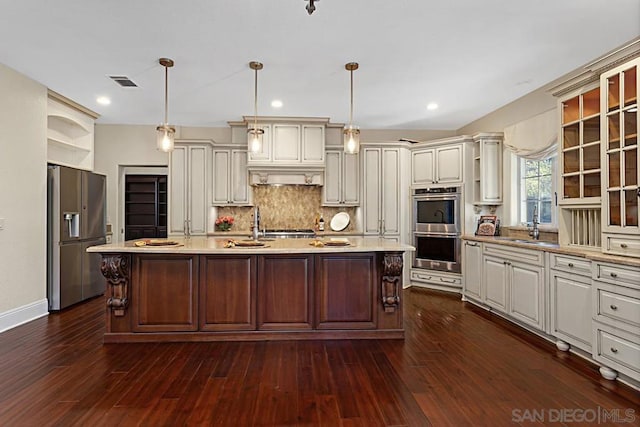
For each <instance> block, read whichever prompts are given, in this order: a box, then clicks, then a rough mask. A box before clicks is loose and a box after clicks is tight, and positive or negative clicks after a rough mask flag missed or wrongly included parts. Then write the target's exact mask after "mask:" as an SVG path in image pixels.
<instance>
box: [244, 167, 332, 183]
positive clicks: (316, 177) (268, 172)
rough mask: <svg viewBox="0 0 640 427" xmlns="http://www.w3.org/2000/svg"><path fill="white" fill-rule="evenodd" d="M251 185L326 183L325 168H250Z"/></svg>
mask: <svg viewBox="0 0 640 427" xmlns="http://www.w3.org/2000/svg"><path fill="white" fill-rule="evenodd" d="M249 184H251V185H317V186H321V185H323V184H324V169H322V168H317V169H309V168H304V169H294V168H277V167H271V168H267V167H255V168H249Z"/></svg>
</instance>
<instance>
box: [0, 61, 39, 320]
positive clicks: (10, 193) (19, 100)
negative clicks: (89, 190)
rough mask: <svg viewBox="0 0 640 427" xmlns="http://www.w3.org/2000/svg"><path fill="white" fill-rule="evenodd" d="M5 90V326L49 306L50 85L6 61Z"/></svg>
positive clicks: (1, 234) (0, 106)
mask: <svg viewBox="0 0 640 427" xmlns="http://www.w3.org/2000/svg"><path fill="white" fill-rule="evenodd" d="M0 93H1V94H2V96H0V129H2V132H1V133H0V218H3V219H4V229H3V230H0V330H2V329H5V327H3V325H4V326H6V327H8V326H13V325H8V323H11V322H12V320H13V319H17V320H18V321H22V320H21V319H20V317H21V313H22V314H25V315H26V316H27V317H30V318H33V317H34V309H35V311H37V312H38V313H35V315H36V316H37V315H42V314H46V310H47V306H46V299H45V298H46V289H47V278H46V267H47V257H46V255H47V239H46V224H47V221H46V215H47V205H46V202H47V188H46V186H47V148H46V143H47V89H46V88H45V87H44V86H42V85H40V84H38V83H36V82H35V81H33V80H31V79H29V78H27V77H25V76H23V75H21V74H19V73H17V72H16V71H14V70H12V69H10V68H7V67H5V66H4V65H2V64H0ZM42 307H44V312H43V311H42ZM3 320H4V321H5V322H3ZM23 320H29V319H24V318H23Z"/></svg>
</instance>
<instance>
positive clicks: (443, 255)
mask: <svg viewBox="0 0 640 427" xmlns="http://www.w3.org/2000/svg"><path fill="white" fill-rule="evenodd" d="M461 196H462V194H461V192H460V187H446V188H418V189H415V190H414V192H413V197H412V198H413V217H412V219H413V245H414V246H415V248H416V251H415V252H414V255H413V256H414V259H413V266H414V267H415V268H425V269H429V270H440V271H448V272H453V273H460V231H461V227H460V211H461V206H460V205H461Z"/></svg>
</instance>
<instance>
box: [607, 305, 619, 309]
mask: <svg viewBox="0 0 640 427" xmlns="http://www.w3.org/2000/svg"><path fill="white" fill-rule="evenodd" d="M609 307H611V310H617V309H618V306H617V305H615V304H611V305H610V306H609Z"/></svg>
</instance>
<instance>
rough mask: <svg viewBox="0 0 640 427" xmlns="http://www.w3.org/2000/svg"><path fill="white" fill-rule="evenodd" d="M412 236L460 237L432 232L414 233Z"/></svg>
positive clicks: (454, 234)
mask: <svg viewBox="0 0 640 427" xmlns="http://www.w3.org/2000/svg"><path fill="white" fill-rule="evenodd" d="M413 235H414V236H416V237H460V233H438V232H433V231H430V232H424V231H414V232H413Z"/></svg>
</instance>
